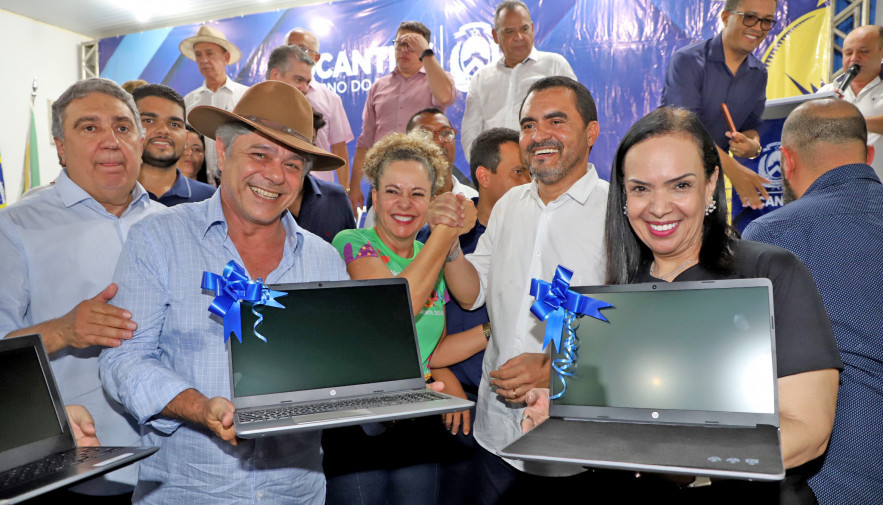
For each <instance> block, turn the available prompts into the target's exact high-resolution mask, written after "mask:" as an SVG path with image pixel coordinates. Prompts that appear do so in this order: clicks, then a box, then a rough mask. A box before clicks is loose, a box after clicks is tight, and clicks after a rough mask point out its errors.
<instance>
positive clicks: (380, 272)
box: [323, 133, 476, 504]
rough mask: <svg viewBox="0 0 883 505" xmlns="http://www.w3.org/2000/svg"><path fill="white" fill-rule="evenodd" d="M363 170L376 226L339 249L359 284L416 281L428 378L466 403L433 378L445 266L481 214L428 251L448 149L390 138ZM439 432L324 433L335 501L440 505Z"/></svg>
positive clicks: (454, 385) (410, 426) (342, 239)
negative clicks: (428, 224)
mask: <svg viewBox="0 0 883 505" xmlns="http://www.w3.org/2000/svg"><path fill="white" fill-rule="evenodd" d="M364 167H365V175H366V176H367V178H368V179H369V180H370V181H371V185H372V187H373V199H374V208H375V209H376V210H377V222H376V223H377V224H376V225H375V226H374V227H373V228H369V229H357V230H344V231H342V232H340V233H338V234H337V236H336V237H335V238H334V241H333V242H332V245H334V247H335V248H337V250H338V252H339V253H340V255H341V256H342V257H343V260H344V261H345V262H346V267H347V272H349V275H350V277H351V278H353V279H379V278H385V277H404V278H406V279H408V285H409V288H410V291H411V305H412V308H413V311H414V315H415V320H416V327H417V337H418V340H419V342H420V358H421V359H422V360H423V367H424V373H425V374H426V378H427V380H428V379H430V377H432V378H435V379H437V380H442V381H443V382H444V384H445V392H446V393H449V394H453V395H456V396H460V397H461V398H466V394H465V393H464V392H463V389H462V387H460V384H459V382H457V380H456V378H455V377H454V375H453V374H451V373H450V372H449V371H447V369H444V368H443V369H433V370H432V372H431V374H430V370H429V358H430V356H431V354H432V352H433V350H434V349H435V347H436V345H437V344H438V342H439V340H440V339H441V338H442V335H443V333H444V328H445V311H444V304H445V301H446V299H447V291H446V289H445V281H444V276H443V274H442V267H443V266H444V263H445V260H446V256H447V257H448V258H450V259H453V257H456V255H459V253H460V249H459V241H458V240H457V238H458V237H459V235H460V234H461V233H465V232H467V231H469V229H471V227H472V225H473V224H474V223H475V219H476V211H475V207H474V206H473V205H469V206H468V210H467V214H468V215H467V216H466V217H465V219H464V222H465V223H469V225H468V228H467V227H462V228H451V227H448V226H444V225H439V226H437V227H436V228H435V230H433V232H432V235H431V236H430V237H429V239H428V240H427V241H426V244H421V243H420V242H417V241H416V240H415V239H416V237H417V232H418V231H419V230H420V228H421V227H422V226H423V224H424V223H425V221H426V212H427V208H428V207H429V202H430V199H431V198H432V195H433V194H434V193H435V191H436V190H438V189H439V188H440V187H441V185H442V183H443V181H444V179H445V176H446V175H447V171H448V170H449V169H448V163H447V161H446V160H445V157H444V155H443V153H442V151H441V149H440V148H439V147H438V146H436V145H435V144H434V143H433V142H432V141H431V140H429V139H427V138H425V137H424V136H422V135H419V134H414V135H403V134H400V133H392V134H390V135H388V136H386V137H384V138H383V139H382V140H380V141H379V142H378V143H377V144H375V145H374V147H372V148H371V150H370V151H368V154H367V156H366V160H365V165H364ZM470 203H471V202H470ZM452 247H453V248H454V252H451V249H452ZM459 415H460V414H459V413H458V414H453V415H449V416H457V418H456V421H455V422H457V423H458V424H459ZM446 421H447V422H453V421H451V420H450V419H448V420H446ZM441 429H442V425H441V422H440V421H439V420H438V419H436V418H421V419H418V420H407V421H400V422H398V423H396V424H395V425H393V426H391V427H389V428H388V429H386V430H385V431H384V432H383V433H382V434H381V435H379V436H372V437H369V436H367V435H366V434H365V433H363V432H362V430H361V428H355V429H346V428H344V429H342V430H331V431H330V432H328V433H326V436H325V439H324V442H323V446H324V448H325V451H326V455H325V473H326V476H327V477H328V500H327V503H329V504H337V503H352V502H354V501H357V502H358V503H366V504H372V503H377V504H381V503H430V504H431V503H436V500H437V493H438V491H437V489H436V487H437V486H436V481H437V473H438V464H437V461H438V459H439V447H438V444H439V443H441V441H442V440H443V439H442V438H441V436H442V435H443V433H441ZM365 462H369V463H365ZM355 496H358V497H359V499H358V500H355V499H354V497H355ZM396 497H398V498H396Z"/></svg>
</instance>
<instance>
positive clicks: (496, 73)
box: [460, 47, 576, 161]
mask: <svg viewBox="0 0 883 505" xmlns="http://www.w3.org/2000/svg"><path fill="white" fill-rule="evenodd" d="M553 75H563V76H565V77H570V78H571V79H576V74H574V73H573V69H572V68H570V64H569V63H567V60H565V59H564V57H563V56H561V55H560V54H556V53H547V52H545V51H538V50H537V48H536V47H534V48H533V50H532V51H531V52H530V55H529V56H528V57H527V58H526V59H525V60H524V61H522V62H521V63H519V64H518V65H515V67H513V68H509V67H507V66H506V63H505V60H504V57H503V56H502V55H501V56H500V57H499V58H498V59H497V60H496V61H494V62H492V63H491V64H490V65H486V66H484V67H482V68H480V69H478V71H477V72H475V75H473V76H472V81H470V83H469V94H468V95H466V109H465V111H464V112H463V122H462V123H461V125H460V135H461V141H460V142H461V143H462V144H463V152H464V153H465V154H466V161H469V156H470V155H469V151H470V150H471V148H472V143H473V142H475V138H476V137H478V134H480V133H481V132H483V131H485V130H487V129H490V128H495V127H498V126H502V127H506V128H512V129H513V130H515V131H518V130H519V129H520V128H519V126H518V113H519V112H520V111H519V109H520V108H521V102H522V101H523V100H524V97H525V96H526V95H527V90H528V89H529V88H530V86H531V84H533V83H534V82H536V81H538V80H540V79H542V78H543V77H549V76H553Z"/></svg>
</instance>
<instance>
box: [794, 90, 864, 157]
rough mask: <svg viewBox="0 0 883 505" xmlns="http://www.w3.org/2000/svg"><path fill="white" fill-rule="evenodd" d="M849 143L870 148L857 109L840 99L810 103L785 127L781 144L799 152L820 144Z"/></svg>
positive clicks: (803, 104)
mask: <svg viewBox="0 0 883 505" xmlns="http://www.w3.org/2000/svg"><path fill="white" fill-rule="evenodd" d="M847 142H857V143H860V144H861V145H864V146H867V143H868V127H867V123H866V122H865V118H864V116H862V113H861V112H860V111H859V110H858V108H857V107H856V106H855V105H853V104H851V103H849V102H847V101H844V100H841V99H839V98H817V99H815V100H808V101H806V102H804V103H802V104H801V105H800V106H799V107H797V108H796V109H794V110H793V111H792V112H791V114H789V115H788V118H787V119H785V124H784V125H783V126H782V145H783V146H785V147H789V148H791V149H794V150H796V151H806V150H812V149H814V148H815V147H816V146H817V145H818V144H819V143H826V144H833V145H837V146H839V145H842V144H845V143H847ZM826 148H827V147H826Z"/></svg>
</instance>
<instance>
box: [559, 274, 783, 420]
mask: <svg viewBox="0 0 883 505" xmlns="http://www.w3.org/2000/svg"><path fill="white" fill-rule="evenodd" d="M571 289H572V290H573V291H576V292H577V293H580V294H584V295H587V296H590V297H592V298H596V299H599V300H603V301H605V302H608V303H610V304H612V305H613V307H611V308H607V309H603V310H602V313H603V314H604V316H605V317H606V318H607V319H608V321H609V322H604V321H599V320H596V319H592V318H588V317H584V318H582V319H581V320H580V321H579V326H578V328H577V330H576V335H577V337H578V338H579V350H578V359H577V366H576V368H575V375H574V376H572V377H566V376H565V377H564V381H566V382H565V383H566V389H565V390H564V391H565V392H564V394H563V395H562V396H561V398H559V399H557V400H553V401H552V405H551V409H550V414H551V415H552V416H554V417H566V418H578V419H599V420H623V421H633V422H651V423H675V424H703V425H728V426H755V425H758V424H767V425H773V426H778V425H779V416H778V398H777V389H776V359H775V356H776V354H775V322H774V318H773V305H772V300H773V297H772V284H771V283H770V281H769V280H768V279H737V280H725V281H701V282H675V283H667V282H660V283H647V284H630V285H618V286H586V287H573V288H571ZM565 336H566V335H565ZM562 351H563V349H562ZM562 358H564V355H563V354H562V353H556V352H555V351H554V349H553V352H552V359H553V360H555V359H562ZM553 363H554V362H553ZM563 387H564V386H563V383H562V379H561V377H560V376H559V374H557V373H556V372H555V370H554V368H553V370H552V376H551V388H552V394H553V395H554V394H556V393H558V392H560V391H561V390H562V388H563Z"/></svg>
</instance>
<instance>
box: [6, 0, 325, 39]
mask: <svg viewBox="0 0 883 505" xmlns="http://www.w3.org/2000/svg"><path fill="white" fill-rule="evenodd" d="M316 3H331V0H0V9H4V10H7V11H9V12H13V13H15V14H18V15H21V16H25V17H28V18H31V19H35V20H37V21H40V22H43V23H46V24H49V25H53V26H57V27H59V28H63V29H65V30H69V31H72V32H75V33H79V34H81V35H85V36H87V37H91V38H95V39H102V38H105V37H112V36H116V35H125V34H129V33H137V32H141V31H145V30H152V29H154V28H163V27H167V26H179V25H184V24H189V23H198V22H201V21H210V20H214V19H224V18H229V17H233V16H242V15H246V14H254V13H256V12H267V11H272V10H277V9H287V8H290V7H297V6H301V5H308V4H316Z"/></svg>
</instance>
